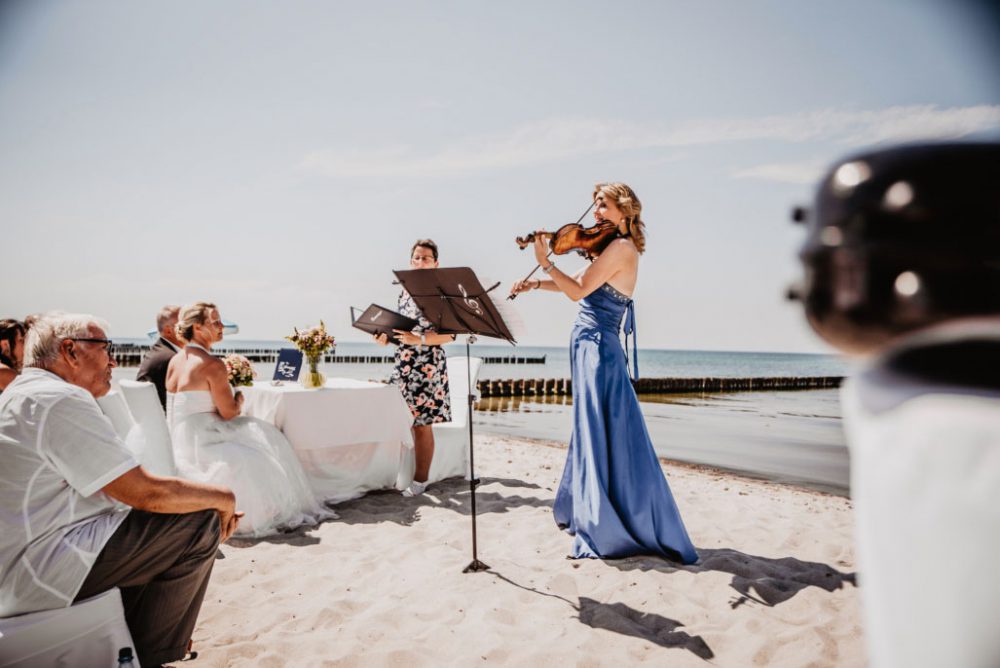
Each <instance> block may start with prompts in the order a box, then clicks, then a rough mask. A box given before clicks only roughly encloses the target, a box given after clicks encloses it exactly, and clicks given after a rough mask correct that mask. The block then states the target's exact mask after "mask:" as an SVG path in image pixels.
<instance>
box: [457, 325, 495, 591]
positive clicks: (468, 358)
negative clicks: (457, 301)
mask: <svg viewBox="0 0 1000 668" xmlns="http://www.w3.org/2000/svg"><path fill="white" fill-rule="evenodd" d="M475 341H476V335H475V334H469V335H468V336H467V337H466V338H465V377H466V384H465V386H466V387H467V388H468V390H469V391H468V396H467V397H466V402H467V403H468V406H469V412H468V416H469V496H470V497H471V498H472V561H471V562H469V565H468V566H466V567H465V568H463V569H462V572H463V573H475V572H477V571H485V570H489V566H488V565H486V564H484V563H483V562H481V561H479V551H478V544H477V542H476V486H477V485H479V479H478V478H476V457H475V451H476V448H475V443H474V441H473V430H472V423H473V419H472V415H473V413H472V408H473V403H474V400H475V393H474V391H473V388H472V353H471V348H470V347H469V346H470V344H472V343H475Z"/></svg>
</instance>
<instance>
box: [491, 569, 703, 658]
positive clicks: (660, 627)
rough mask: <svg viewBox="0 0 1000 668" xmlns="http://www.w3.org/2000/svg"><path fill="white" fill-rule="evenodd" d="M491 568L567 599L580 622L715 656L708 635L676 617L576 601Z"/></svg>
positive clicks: (537, 591) (581, 600) (628, 607)
mask: <svg viewBox="0 0 1000 668" xmlns="http://www.w3.org/2000/svg"><path fill="white" fill-rule="evenodd" d="M488 572H489V573H490V574H491V575H493V576H494V577H495V578H497V579H499V580H503V581H504V582H506V583H508V584H511V585H514V586H515V587H517V588H519V589H523V590H525V591H530V592H532V593H534V594H538V595H539V596H546V597H548V598H557V599H559V600H560V601H564V602H565V603H566V604H567V605H569V606H570V607H572V608H573V609H574V610H576V612H577V613H578V615H577V619H579V620H580V623H581V624H586V625H587V626H589V627H591V628H594V629H604V630H606V631H613V632H614V633H621V634H622V635H627V636H632V637H634V638H639V639H641V640H645V641H647V642H651V643H654V644H656V645H659V646H660V647H666V648H669V649H686V650H687V651H689V652H691V653H692V654H694V655H695V656H697V657H698V658H700V659H704V660H706V661H707V660H708V659H711V658H713V657H714V656H715V653H714V652H712V649H711V648H710V647H709V646H708V643H707V642H705V640H704V638H702V637H701V636H692V635H691V634H689V633H687V632H685V631H678V630H677V629H679V628H682V627H683V626H684V624H682V623H681V622H679V621H677V620H675V619H670V618H669V617H664V616H662V615H657V614H655V613H652V612H642V611H641V610H636V609H635V608H633V607H630V606H627V605H625V604H624V603H601V602H600V601H595V600H594V599H592V598H587V597H586V596H581V597H580V598H579V599H577V600H578V602H577V603H574V602H573V601H571V600H569V599H568V598H564V597H562V596H559V595H558V594H553V593H550V592H544V591H539V590H538V589H535V588H534V587H527V586H525V585H522V584H519V583H517V582H515V581H514V580H511V579H510V578H508V577H506V576H504V575H501V574H500V573H497V572H496V571H494V570H492V569H490V570H489V571H488Z"/></svg>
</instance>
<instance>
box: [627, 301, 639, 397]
mask: <svg viewBox="0 0 1000 668" xmlns="http://www.w3.org/2000/svg"><path fill="white" fill-rule="evenodd" d="M629 334H631V335H632V368H633V369H634V371H633V373H632V382H633V383H634V382H635V381H637V380H639V343H638V342H637V340H636V336H635V302H633V301H632V300H631V299H630V300H628V304H626V305H625V368H628V336H629Z"/></svg>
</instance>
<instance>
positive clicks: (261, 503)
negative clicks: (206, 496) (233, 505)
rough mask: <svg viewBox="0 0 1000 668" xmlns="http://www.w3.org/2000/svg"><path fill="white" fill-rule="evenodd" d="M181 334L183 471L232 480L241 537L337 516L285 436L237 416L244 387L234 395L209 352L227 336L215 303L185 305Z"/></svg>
mask: <svg viewBox="0 0 1000 668" xmlns="http://www.w3.org/2000/svg"><path fill="white" fill-rule="evenodd" d="M177 333H178V334H179V335H180V338H181V339H183V340H184V341H186V342H187V345H185V346H184V350H182V351H181V352H180V354H178V355H176V356H174V358H173V359H172V360H170V366H169V367H168V369H167V420H168V422H169V423H170V430H171V437H172V439H173V443H174V456H175V459H176V460H177V470H178V472H179V473H180V475H182V476H183V477H185V478H190V479H192V480H203V481H211V482H214V483H219V484H222V485H226V486H227V487H231V488H232V489H233V490H234V491H235V492H236V496H237V498H239V500H240V509H242V510H243V511H244V512H245V513H246V516H245V518H244V520H243V522H241V523H240V528H239V531H238V533H239V535H241V536H243V535H248V536H266V535H268V534H273V533H275V532H276V531H278V530H279V529H292V528H295V527H297V526H300V525H306V524H310V525H311V524H317V523H319V522H321V521H323V520H325V519H328V518H334V517H336V516H337V515H336V513H334V512H333V511H332V510H329V509H328V508H326V507H324V506H323V504H322V500H321V499H317V498H316V495H315V494H314V493H313V491H312V487H311V486H310V485H309V480H308V479H307V478H306V475H305V472H304V471H303V470H302V465H301V464H300V463H299V460H298V458H297V457H296V456H295V452H294V451H293V450H292V446H291V444H290V443H289V442H288V439H286V438H285V435H284V434H282V433H281V431H279V430H278V428H277V427H275V426H274V425H273V424H271V423H270V422H265V421H264V420H259V419H257V418H252V417H239V415H240V410H241V408H242V406H243V394H242V393H240V392H237V393H235V394H233V389H232V388H231V387H230V385H229V377H228V374H227V372H226V365H225V364H224V363H223V361H222V360H220V359H219V358H218V357H215V356H214V355H212V352H211V348H212V344H213V343H217V342H219V341H221V340H222V320H221V319H220V318H219V311H218V309H216V308H215V305H214V304H209V303H207V302H198V303H196V304H191V305H190V306H185V307H184V308H182V309H181V312H180V317H179V319H178V322H177Z"/></svg>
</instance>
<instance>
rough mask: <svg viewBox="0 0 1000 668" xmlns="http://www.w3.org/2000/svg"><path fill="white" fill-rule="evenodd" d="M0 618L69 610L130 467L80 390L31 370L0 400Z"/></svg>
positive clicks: (111, 527)
mask: <svg viewBox="0 0 1000 668" xmlns="http://www.w3.org/2000/svg"><path fill="white" fill-rule="evenodd" d="M0 457H2V461H3V464H2V466H0V617H7V616H11V615H17V614H22V613H26V612H34V611H37V610H48V609H53V608H60V607H66V606H69V605H70V604H71V603H72V602H73V599H74V597H75V596H76V594H77V592H78V591H79V589H80V586H81V585H82V584H83V581H84V580H85V579H86V577H87V574H88V573H89V572H90V569H91V566H92V565H93V563H94V560H95V559H96V558H97V556H98V554H100V552H101V549H102V548H103V547H104V544H105V543H106V542H107V541H108V539H109V538H110V537H111V535H112V534H113V533H114V532H115V530H116V529H117V528H118V525H119V524H120V523H121V522H122V520H124V519H125V516H126V514H127V513H128V511H129V507H128V506H126V505H124V504H121V503H118V502H116V501H114V500H113V499H111V498H110V497H108V496H107V495H105V494H104V493H103V492H101V489H102V488H103V487H104V486H105V485H107V484H108V483H110V482H112V481H114V480H115V479H117V478H118V477H119V476H121V475H123V474H124V473H126V472H128V471H130V470H131V469H133V468H135V467H136V466H138V465H139V464H138V462H137V461H136V459H135V457H134V456H133V455H132V454H131V453H130V452H129V450H128V449H127V448H126V446H125V444H124V443H122V441H121V440H120V439H119V438H118V436H117V434H115V431H114V429H113V427H112V426H111V422H110V421H109V420H108V419H107V418H106V417H105V416H104V414H103V413H102V412H101V410H100V408H99V407H98V405H97V402H96V401H95V400H94V397H93V395H91V394H90V393H89V392H87V391H86V390H84V389H82V388H80V387H78V386H76V385H72V384H70V383H67V382H66V381H64V380H63V379H61V378H60V377H59V376H57V375H55V374H53V373H51V372H49V371H45V370H42V369H38V368H27V369H24V371H23V372H22V374H21V375H20V376H19V377H18V378H17V379H16V380H15V381H14V382H13V383H11V384H10V385H9V386H8V387H7V389H6V390H4V392H3V394H2V395H0Z"/></svg>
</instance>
